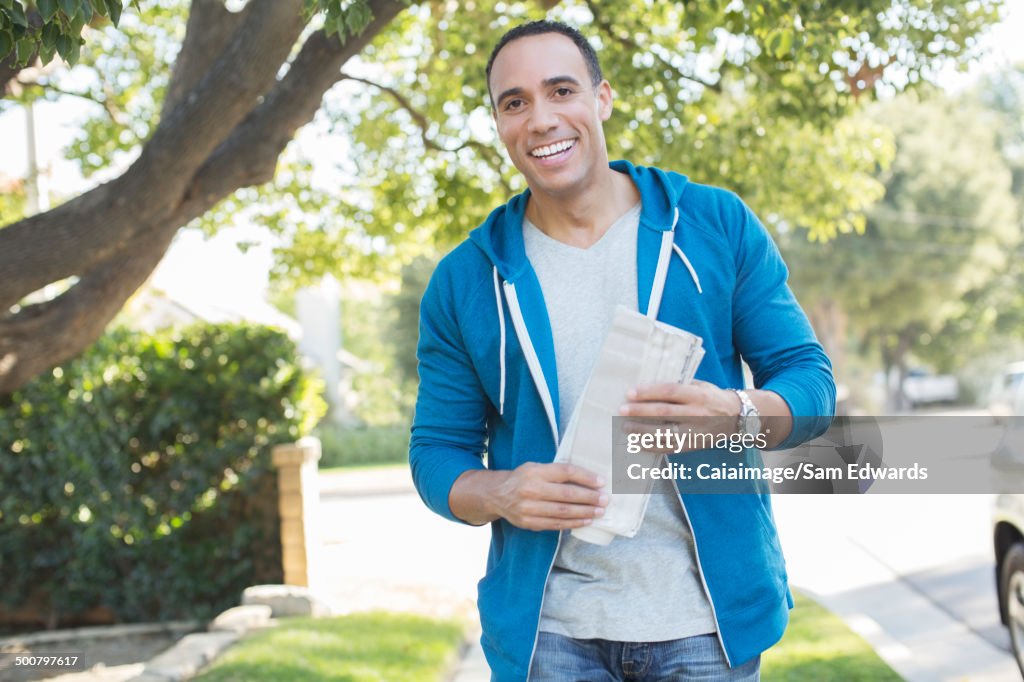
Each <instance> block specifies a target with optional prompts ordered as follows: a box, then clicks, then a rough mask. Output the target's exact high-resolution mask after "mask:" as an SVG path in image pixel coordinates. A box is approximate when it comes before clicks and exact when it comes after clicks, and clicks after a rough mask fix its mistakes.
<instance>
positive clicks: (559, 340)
mask: <svg viewBox="0 0 1024 682" xmlns="http://www.w3.org/2000/svg"><path fill="white" fill-rule="evenodd" d="M640 209H641V205H640V204H639V203H638V204H637V205H636V206H634V207H633V208H631V209H630V210H629V211H627V212H626V213H625V214H624V215H622V216H621V217H620V218H619V219H618V220H616V221H615V223H614V224H613V225H612V226H611V227H609V228H608V230H607V231H606V232H605V234H604V236H602V237H601V239H600V240H599V241H598V242H597V243H595V244H594V245H592V246H591V247H590V248H587V249H580V248H577V247H574V246H570V245H568V244H565V243H563V242H560V241H557V240H555V239H552V238H551V237H549V236H547V235H546V234H544V233H543V232H541V231H540V229H538V228H537V226H536V225H534V224H533V223H531V222H530V221H529V220H525V219H524V221H523V238H524V240H525V244H526V255H527V257H528V258H529V259H530V263H531V264H532V265H533V269H534V271H535V272H536V273H537V277H538V279H539V280H540V284H541V289H542V290H543V292H544V302H545V304H546V306H547V311H548V318H549V320H550V322H551V332H552V336H553V338H554V345H555V363H556V367H557V368H558V396H559V425H558V426H559V435H562V434H564V433H565V428H566V426H567V425H568V423H569V419H570V417H571V416H572V413H573V410H574V409H575V407H576V402H577V401H578V400H579V398H580V396H581V395H582V393H583V390H584V387H585V386H586V384H587V379H588V378H589V376H590V372H591V370H592V369H593V367H594V364H595V362H596V361H597V356H598V352H599V351H600V348H601V342H602V341H603V340H604V337H605V335H606V334H607V333H608V329H609V328H610V327H611V322H612V317H613V315H614V312H615V306H616V305H624V306H626V307H628V308H631V309H633V310H636V309H637V305H638V304H637V267H636V249H637V234H638V230H639V221H640ZM673 488H674V485H673V484H672V483H671V481H660V480H659V481H657V482H656V485H655V488H654V493H655V494H653V495H652V496H651V500H650V502H649V504H648V507H647V513H646V515H645V517H644V521H643V524H642V525H641V526H640V530H639V531H638V532H637V534H636V536H634V537H632V538H625V537H617V538H615V539H614V540H612V542H611V544H609V545H607V546H600V545H593V544H590V543H587V542H583V541H581V540H577V539H576V538H574V537H573V536H572V535H571V534H570V533H569V532H568V531H565V532H563V533H562V537H561V542H560V545H559V549H558V553H557V555H556V557H555V563H554V566H553V567H552V569H551V575H550V576H549V578H548V582H547V585H546V587H545V591H544V602H543V607H542V611H541V620H540V629H541V630H542V631H545V632H553V633H556V634H560V635H564V636H567V637H574V638H577V639H607V640H613V641H622V642H662V641H667V640H672V639H682V638H684V637H692V636H694V635H702V634H707V633H710V632H715V630H716V627H715V620H714V617H713V615H712V611H711V606H710V604H709V603H708V600H707V597H706V596H705V592H704V589H703V586H702V584H701V579H700V575H699V573H698V569H697V563H696V559H695V553H694V545H693V536H692V534H691V533H690V527H689V523H688V522H687V520H686V516H685V515H684V513H683V509H682V504H681V502H680V500H679V497H678V495H677V494H676V492H675V491H674V490H673Z"/></svg>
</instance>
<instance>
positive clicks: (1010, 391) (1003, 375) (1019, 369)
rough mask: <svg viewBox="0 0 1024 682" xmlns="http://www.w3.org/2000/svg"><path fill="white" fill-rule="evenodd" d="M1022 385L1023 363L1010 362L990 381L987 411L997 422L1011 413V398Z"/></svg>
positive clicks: (1023, 380)
mask: <svg viewBox="0 0 1024 682" xmlns="http://www.w3.org/2000/svg"><path fill="white" fill-rule="evenodd" d="M1021 383H1024V361H1022V362H1011V363H1010V364H1008V365H1007V366H1006V367H1004V368H1003V371H1001V372H1000V373H999V375H998V376H997V377H996V378H995V379H993V380H992V388H991V389H990V390H989V393H988V411H989V412H991V413H992V416H993V417H994V418H995V420H996V421H997V422H1001V421H1003V420H1005V419H1006V418H1007V417H1008V416H1010V414H1012V411H1013V405H1012V403H1013V398H1014V396H1015V395H1016V394H1017V389H1018V388H1019V387H1020V385H1021Z"/></svg>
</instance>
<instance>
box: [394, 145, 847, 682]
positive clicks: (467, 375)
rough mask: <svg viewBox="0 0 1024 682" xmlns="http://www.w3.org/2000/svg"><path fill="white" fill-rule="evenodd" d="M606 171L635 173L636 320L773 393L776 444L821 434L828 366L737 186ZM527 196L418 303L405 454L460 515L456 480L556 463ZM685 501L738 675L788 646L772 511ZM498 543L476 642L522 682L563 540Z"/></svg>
mask: <svg viewBox="0 0 1024 682" xmlns="http://www.w3.org/2000/svg"><path fill="white" fill-rule="evenodd" d="M611 167H612V169H614V170H616V171H618V172H621V173H626V174H628V175H629V176H630V177H631V178H632V180H633V182H634V183H635V185H636V187H637V188H638V190H639V191H640V196H641V200H642V212H641V215H640V229H639V234H638V237H637V240H638V242H637V298H638V301H639V308H640V311H641V312H645V313H647V312H649V311H648V307H649V306H652V307H653V311H652V312H653V313H655V314H656V315H657V319H658V320H660V321H662V322H665V323H667V324H670V325H673V326H676V327H679V328H681V329H685V330H686V331H689V332H691V333H693V334H696V335H698V336H700V337H702V338H703V340H704V349H705V351H706V355H705V356H704V359H703V361H702V362H701V365H700V367H699V369H698V371H697V378H698V379H702V380H704V381H707V382H710V383H713V384H716V385H718V386H721V387H729V388H742V387H743V385H744V379H743V369H742V365H741V358H742V359H743V360H744V361H746V363H747V364H748V365H749V367H750V369H751V372H752V374H753V379H754V385H755V386H756V387H757V388H762V389H767V390H771V391H774V392H776V393H777V394H779V395H780V396H781V397H782V398H783V399H784V400H785V401H786V403H787V404H788V405H789V408H790V411H791V412H792V414H793V415H794V421H793V430H792V432H791V434H790V436H789V437H788V438H787V440H786V442H784V443H782V444H780V446H779V448H790V447H794V446H796V445H798V444H800V443H803V442H805V441H807V440H809V439H811V438H814V437H816V436H818V435H820V434H821V433H823V432H824V431H825V430H826V429H827V428H828V425H829V423H830V422H831V416H832V414H833V412H834V409H835V383H834V381H833V378H832V369H831V364H830V363H829V360H828V358H827V357H826V356H825V353H824V351H823V350H822V348H821V346H820V344H819V343H818V342H817V340H816V339H815V336H814V332H813V330H812V329H811V326H810V324H809V323H808V321H807V318H806V316H805V315H804V313H803V311H802V310H801V309H800V307H799V305H798V304H797V301H796V299H795V298H794V296H793V294H792V292H791V291H790V289H789V287H788V286H787V284H786V279H787V276H788V271H787V269H786V266H785V264H784V263H783V261H782V257H781V256H780V254H779V251H778V249H777V248H776V246H775V244H774V242H773V241H772V239H771V237H770V235H769V234H768V232H767V230H765V228H764V226H763V225H762V224H761V223H760V222H759V221H758V219H757V218H756V217H755V216H754V214H753V213H752V212H751V211H750V209H749V208H747V207H746V205H744V204H743V202H742V201H741V200H740V199H739V198H738V197H737V196H736V195H735V194H733V193H732V192H728V191H725V190H721V189H717V188H714V187H708V186H705V185H699V184H696V183H691V182H689V181H688V180H687V178H686V177H685V176H683V175H679V174H677V173H671V172H666V171H662V170H660V169H657V168H644V167H640V166H633V165H631V164H629V163H627V162H624V161H616V162H613V163H612V164H611ZM528 199H529V191H527V192H525V193H523V194H520V195H518V196H516V197H513V198H512V199H511V200H510V201H509V202H508V203H507V204H505V205H504V206H501V207H499V208H497V209H496V210H494V211H493V212H492V213H491V214H490V216H489V217H488V218H487V220H486V222H484V224H483V225H481V226H480V227H479V228H477V229H475V230H473V232H472V233H471V234H470V237H469V239H468V240H467V241H465V242H463V243H462V244H461V245H459V246H458V247H457V248H456V249H455V250H454V251H452V252H451V253H450V254H449V255H448V256H447V257H445V258H444V259H443V260H442V261H441V263H440V264H439V265H438V267H437V270H436V271H435V272H434V275H433V277H432V278H431V281H430V284H429V286H428V287H427V291H426V293H425V294H424V296H423V301H422V303H421V307H420V339H419V348H418V351H417V357H418V359H419V374H420V388H419V396H418V398H417V402H416V416H415V419H414V421H413V427H412V440H411V443H410V453H409V459H410V465H411V467H412V475H413V481H414V483H415V485H416V489H417V490H418V492H419V494H420V496H421V497H422V498H423V500H424V502H425V503H426V504H427V506H428V507H429V508H430V509H432V510H433V511H435V512H437V513H438V514H441V515H442V516H445V517H446V518H449V519H451V520H453V521H460V519H458V518H457V517H455V515H454V514H452V511H451V508H450V507H449V505H448V495H449V493H450V491H451V487H452V484H453V483H454V482H455V480H456V479H457V478H458V477H459V476H460V475H462V474H463V473H465V472H466V471H468V470H471V469H483V468H490V469H500V470H508V469H514V468H516V467H518V466H519V465H521V464H524V463H526V462H531V461H532V462H551V461H552V460H553V459H554V456H555V452H556V451H557V448H558V426H557V425H558V423H559V421H558V419H559V418H558V404H559V403H558V380H557V376H556V371H557V370H556V367H555V351H554V345H553V341H552V335H551V325H550V322H549V320H548V315H547V310H546V308H545V304H544V297H543V294H542V292H541V286H540V282H539V281H538V279H537V275H536V274H535V272H534V270H533V268H532V266H531V265H530V262H529V260H528V259H527V257H526V250H525V247H524V244H523V231H522V224H523V214H524V211H525V210H526V204H527V200H528ZM652 304H653V305H652ZM600 342H601V340H600V339H595V340H594V343H600ZM485 455H486V463H485V460H484V456H485ZM684 456H685V455H684ZM680 500H681V501H682V504H683V509H684V511H685V513H686V517H687V519H688V521H689V523H690V527H691V529H692V532H693V538H694V542H695V551H696V558H697V564H698V568H699V572H700V576H701V580H702V583H703V586H704V589H705V593H706V595H707V597H708V600H709V602H710V604H711V609H712V612H713V614H714V617H715V622H716V625H717V628H718V637H719V641H720V643H721V645H722V648H723V650H724V652H725V655H726V657H727V658H728V660H729V662H730V665H732V666H736V665H741V664H743V663H744V662H746V661H748V660H749V659H751V658H753V657H754V656H757V655H758V654H760V653H761V652H762V651H764V650H765V649H767V648H768V647H770V646H772V645H773V644H774V643H775V642H777V641H778V640H779V639H780V638H781V636H782V633H783V632H784V630H785V628H786V623H787V621H788V616H789V609H790V608H791V607H792V604H793V602H792V597H791V596H790V593H789V588H788V584H787V578H786V570H785V563H784V561H783V558H782V551H781V548H780V546H779V542H778V537H777V534H776V529H775V523H774V519H773V517H772V513H771V503H770V499H769V497H768V496H767V495H765V494H740V495H728V494H696V493H685V492H681V494H680ZM491 531H492V532H491V544H490V550H489V552H488V557H487V573H486V575H485V576H484V578H483V579H482V580H481V581H480V583H479V585H478V599H477V604H478V607H479V610H480V620H481V624H482V627H483V635H482V637H481V643H482V645H483V649H484V653H485V654H486V656H487V661H488V663H489V665H490V667H491V670H492V673H493V676H494V677H493V679H494V680H497V681H498V682H506V681H508V682H512V681H519V682H521V681H522V680H525V679H526V678H527V674H528V671H529V669H530V664H531V662H532V657H533V651H534V647H535V644H536V639H537V627H538V623H539V620H540V613H541V606H542V600H543V596H544V587H545V583H546V582H547V577H548V574H549V572H550V570H551V566H552V563H553V562H554V559H555V553H556V551H557V547H558V543H559V533H558V532H557V531H530V530H524V529H522V528H517V527H515V526H513V525H512V524H510V523H509V522H508V521H506V520H505V519H499V520H497V521H494V522H493V523H492V524H491ZM679 607H680V608H686V605H685V604H680V605H679Z"/></svg>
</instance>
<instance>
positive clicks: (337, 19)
mask: <svg viewBox="0 0 1024 682" xmlns="http://www.w3.org/2000/svg"><path fill="white" fill-rule="evenodd" d="M303 12H304V14H305V16H306V17H307V18H312V17H313V16H315V15H316V14H318V13H321V12H322V13H323V15H324V32H325V33H326V34H327V35H329V36H331V35H335V34H336V35H337V36H338V39H339V40H341V42H342V43H344V42H345V41H346V40H347V39H348V37H349V36H355V35H359V34H360V33H362V32H363V31H364V30H365V29H366V27H367V26H368V25H369V24H370V22H371V21H372V20H373V12H372V11H371V10H370V5H369V4H368V3H367V2H366V0H306V2H305V4H304V6H303Z"/></svg>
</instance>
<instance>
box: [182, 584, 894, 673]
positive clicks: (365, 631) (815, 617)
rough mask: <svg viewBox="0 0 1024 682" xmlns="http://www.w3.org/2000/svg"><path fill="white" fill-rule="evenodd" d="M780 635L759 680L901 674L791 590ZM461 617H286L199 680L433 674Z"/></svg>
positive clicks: (457, 635) (457, 633) (443, 666)
mask: <svg viewBox="0 0 1024 682" xmlns="http://www.w3.org/2000/svg"><path fill="white" fill-rule="evenodd" d="M796 603H797V607H796V609H794V610H793V612H792V614H791V616H792V617H791V619H790V623H789V628H788V629H787V630H786V635H785V637H783V638H782V641H781V642H779V643H778V644H777V645H776V646H774V647H773V648H772V649H771V650H769V651H768V652H766V653H765V654H764V656H763V657H762V668H761V679H762V680H763V682H829V681H832V680H834V681H835V682H901V680H902V678H900V676H899V675H897V674H896V673H895V672H893V670H892V669H891V668H890V667H889V666H888V665H886V664H885V662H883V661H882V659H880V658H879V657H878V656H877V655H876V654H875V652H874V651H872V649H871V647H869V646H868V645H867V643H866V642H865V641H864V640H863V639H861V638H860V637H859V636H858V635H856V634H855V633H853V632H852V631H851V630H850V629H849V628H847V627H846V625H845V624H844V623H843V622H842V621H841V620H840V619H839V618H837V617H836V616H833V615H832V614H831V613H829V612H828V611H826V610H825V609H823V608H822V607H820V606H818V605H817V604H816V603H814V602H813V601H811V600H810V599H808V598H807V597H804V596H803V595H799V594H798V595H796ZM463 632H464V630H463V624H462V623H460V622H459V621H453V620H447V621H444V620H432V619H429V618H425V617H422V616H414V615H406V614H394V613H381V612H377V613H367V614H354V615H350V616H342V617H338V618H319V619H310V618H295V619H286V620H282V621H281V622H280V625H278V626H277V627H274V628H270V629H267V630H263V631H260V632H257V633H255V634H251V635H249V636H247V637H246V638H245V639H244V640H243V641H242V642H240V643H239V644H237V645H235V646H233V647H231V648H230V649H228V650H227V652H226V653H225V654H224V656H222V657H220V658H218V659H217V661H216V662H214V664H213V665H212V666H211V667H210V668H208V669H207V670H206V671H204V672H203V673H202V674H201V675H200V676H199V677H197V678H195V679H196V680H199V681H200V682H227V681H229V680H230V681H232V682H306V681H308V682H314V681H316V680H327V681H330V680H339V681H340V680H344V681H346V682H437V681H438V680H440V679H441V678H442V675H443V674H444V673H445V672H447V671H449V670H451V668H452V666H453V664H454V662H455V656H456V654H457V652H458V649H459V643H460V642H461V641H462V638H463Z"/></svg>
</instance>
